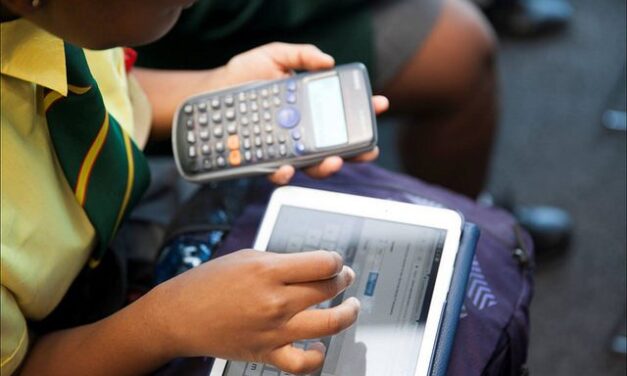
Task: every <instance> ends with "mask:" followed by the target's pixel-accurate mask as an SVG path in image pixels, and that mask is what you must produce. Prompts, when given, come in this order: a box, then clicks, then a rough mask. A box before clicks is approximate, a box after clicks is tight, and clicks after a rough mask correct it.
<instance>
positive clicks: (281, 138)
mask: <svg viewBox="0 0 627 376" xmlns="http://www.w3.org/2000/svg"><path fill="white" fill-rule="evenodd" d="M278 139H279V142H280V143H282V144H284V143H285V141H287V139H286V138H285V135H284V134H283V133H281V134H280V135H279V137H278Z"/></svg>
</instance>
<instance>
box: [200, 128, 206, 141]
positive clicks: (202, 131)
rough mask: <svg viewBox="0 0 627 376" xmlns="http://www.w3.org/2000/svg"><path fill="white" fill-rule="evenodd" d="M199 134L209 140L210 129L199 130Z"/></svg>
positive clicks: (204, 139)
mask: <svg viewBox="0 0 627 376" xmlns="http://www.w3.org/2000/svg"><path fill="white" fill-rule="evenodd" d="M198 135H199V136H200V139H201V140H203V141H207V140H208V139H209V130H208V129H201V130H200V132H198Z"/></svg>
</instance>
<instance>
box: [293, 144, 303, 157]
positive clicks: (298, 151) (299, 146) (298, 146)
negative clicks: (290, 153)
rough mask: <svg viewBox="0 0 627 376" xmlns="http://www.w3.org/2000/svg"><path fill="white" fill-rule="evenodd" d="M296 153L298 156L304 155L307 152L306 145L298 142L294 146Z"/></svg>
mask: <svg viewBox="0 0 627 376" xmlns="http://www.w3.org/2000/svg"><path fill="white" fill-rule="evenodd" d="M294 152H295V153H296V154H299V155H300V154H303V153H304V152H305V145H303V143H302V142H297V143H296V144H294Z"/></svg>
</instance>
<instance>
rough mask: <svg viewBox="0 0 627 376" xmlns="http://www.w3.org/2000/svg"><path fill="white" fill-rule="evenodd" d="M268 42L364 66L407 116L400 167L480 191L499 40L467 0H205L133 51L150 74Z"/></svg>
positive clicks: (196, 65)
mask: <svg viewBox="0 0 627 376" xmlns="http://www.w3.org/2000/svg"><path fill="white" fill-rule="evenodd" d="M273 40H282V41H288V42H298V43H312V44H315V45H316V46H318V47H320V48H321V49H322V50H324V51H325V52H327V53H329V54H331V55H332V56H333V57H334V58H335V59H336V63H338V64H341V63H348V62H353V61H361V62H364V63H365V64H366V65H367V66H368V68H369V71H370V74H371V78H372V79H373V82H374V86H375V89H376V90H378V91H381V92H382V93H384V94H385V95H386V96H388V97H389V98H390V101H391V102H392V103H393V106H392V108H391V111H392V113H393V114H395V115H399V116H401V117H403V119H404V121H403V128H402V131H401V133H400V136H399V141H400V142H399V151H400V153H401V155H402V157H403V158H402V160H403V163H404V167H405V169H406V171H407V172H409V173H410V174H412V175H414V176H416V177H419V178H421V179H424V180H427V181H430V182H433V183H437V184H440V185H443V186H446V187H448V188H451V189H453V190H455V191H458V192H461V193H464V194H466V195H468V196H472V197H476V196H477V195H478V194H479V192H480V191H481V190H482V188H483V186H484V183H485V180H486V176H487V172H488V164H489V159H490V153H491V148H492V142H493V138H494V132H495V129H496V121H497V93H496V84H497V79H496V69H495V64H494V60H495V55H496V41H495V38H494V34H493V32H492V30H491V28H490V26H489V24H488V23H487V21H486V20H485V19H484V17H483V16H482V14H481V13H480V12H479V11H478V10H477V9H476V7H475V6H474V5H473V4H471V3H469V2H468V1H466V0H394V1H371V0H301V1H286V0H267V1H245V0H206V1H202V2H198V3H197V4H196V5H194V6H193V7H191V8H190V9H188V10H186V11H185V12H184V13H183V15H182V17H181V19H180V20H179V22H178V23H177V25H176V26H175V27H174V28H173V30H172V31H171V32H170V33H169V34H168V35H167V36H166V37H165V38H163V39H162V40H160V41H158V42H157V43H154V44H152V45H149V46H146V47H143V48H141V49H140V50H139V60H138V64H139V65H141V66H143V67H146V69H145V70H138V73H139V78H140V80H141V71H145V72H153V69H166V70H167V69H195V70H203V69H208V68H212V67H216V66H219V65H221V64H224V63H226V62H227V61H229V59H230V57H231V56H233V55H234V54H236V53H238V52H241V51H244V50H246V49H249V48H251V47H254V46H256V45H258V44H260V43H266V42H268V41H273ZM149 68H152V69H149ZM267 78H274V77H272V76H268V77H267ZM388 152H393V151H388Z"/></svg>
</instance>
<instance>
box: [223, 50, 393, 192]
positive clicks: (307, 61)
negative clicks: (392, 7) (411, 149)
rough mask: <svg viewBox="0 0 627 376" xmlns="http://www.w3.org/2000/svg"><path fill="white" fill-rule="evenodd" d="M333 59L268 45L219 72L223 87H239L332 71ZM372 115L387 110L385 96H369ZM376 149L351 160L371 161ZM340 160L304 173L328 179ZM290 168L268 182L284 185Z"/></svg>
mask: <svg viewBox="0 0 627 376" xmlns="http://www.w3.org/2000/svg"><path fill="white" fill-rule="evenodd" d="M334 64H335V61H334V60H333V57H331V56H330V55H327V54H325V53H324V52H322V51H320V50H319V49H318V48H317V47H315V46H313V45H310V44H287V43H278V42H275V43H270V44H266V45H263V46H261V47H257V48H254V49H252V50H250V51H247V52H244V53H241V54H239V55H237V56H235V57H233V58H232V59H231V60H230V61H229V62H228V63H227V64H226V65H225V66H224V69H223V73H224V75H223V77H222V78H223V79H224V80H225V83H224V84H225V85H226V86H230V85H235V84H241V83H243V82H247V81H255V80H274V79H280V78H284V77H287V76H289V75H290V74H291V73H292V71H293V70H303V69H304V70H321V69H330V68H333V66H334ZM372 100H373V104H374V108H375V112H376V113H377V114H380V113H382V112H385V111H386V110H387V108H388V101H387V99H386V98H385V97H382V96H375V97H373V99H372ZM378 155H379V150H378V149H377V148H375V149H374V150H372V151H369V152H366V153H363V154H361V155H359V156H357V157H355V158H354V159H353V160H354V161H360V162H366V161H372V160H374V159H376V158H377V156H378ZM342 163H343V161H342V158H340V157H328V158H326V159H325V160H324V161H322V162H321V163H319V164H317V165H315V166H312V167H309V168H306V169H305V172H306V173H307V174H309V175H310V176H312V177H314V178H325V177H328V176H330V175H332V174H334V173H336V172H337V171H339V170H340V168H342ZM294 172H295V171H294V167H292V166H289V165H285V166H281V168H279V169H278V170H277V171H276V172H275V173H273V174H272V175H270V176H269V179H270V180H271V181H272V182H273V183H275V184H279V185H283V184H287V183H288V182H289V181H290V179H291V178H292V176H294Z"/></svg>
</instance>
